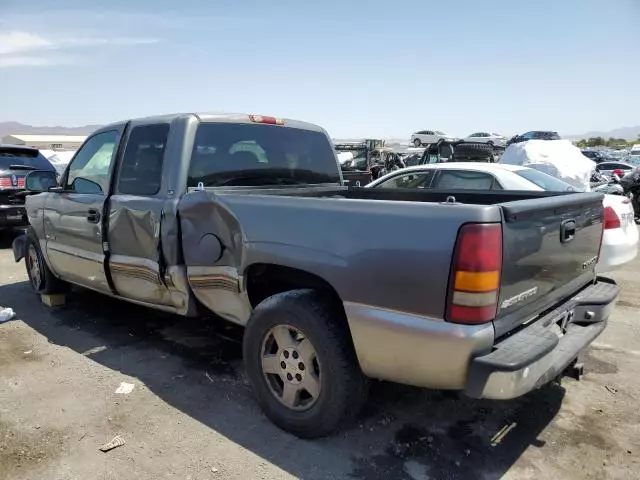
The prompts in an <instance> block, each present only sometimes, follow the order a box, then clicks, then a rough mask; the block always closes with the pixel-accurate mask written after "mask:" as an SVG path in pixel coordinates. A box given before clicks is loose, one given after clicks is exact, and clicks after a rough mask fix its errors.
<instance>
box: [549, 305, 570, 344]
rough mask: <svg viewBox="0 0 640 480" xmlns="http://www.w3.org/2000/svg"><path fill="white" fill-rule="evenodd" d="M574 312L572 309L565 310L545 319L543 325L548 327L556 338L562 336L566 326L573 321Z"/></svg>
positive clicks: (565, 331)
mask: <svg viewBox="0 0 640 480" xmlns="http://www.w3.org/2000/svg"><path fill="white" fill-rule="evenodd" d="M574 314H575V311H574V310H573V309H571V310H565V311H564V312H562V313H560V314H559V315H557V316H555V317H553V318H552V319H550V320H547V322H546V324H545V326H547V327H549V328H550V329H551V330H552V331H553V332H554V333H555V334H556V335H557V336H558V338H562V337H563V336H564V334H565V333H567V327H568V326H569V324H570V323H571V322H572V321H573V317H574Z"/></svg>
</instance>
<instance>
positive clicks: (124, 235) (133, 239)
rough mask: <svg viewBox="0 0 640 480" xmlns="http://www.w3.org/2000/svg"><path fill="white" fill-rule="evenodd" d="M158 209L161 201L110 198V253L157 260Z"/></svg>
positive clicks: (123, 197) (119, 197) (138, 198)
mask: <svg viewBox="0 0 640 480" xmlns="http://www.w3.org/2000/svg"><path fill="white" fill-rule="evenodd" d="M161 212H162V201H161V200H156V199H152V198H150V199H144V198H140V197H126V196H121V195H116V196H113V197H111V206H110V212H109V213H110V214H109V237H108V238H109V249H110V250H111V252H112V253H116V254H118V255H127V256H131V257H140V258H147V259H150V260H154V261H156V262H157V261H158V259H159V250H158V242H159V238H160V237H159V234H160V217H161Z"/></svg>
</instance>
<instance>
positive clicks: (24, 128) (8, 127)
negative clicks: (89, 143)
mask: <svg viewBox="0 0 640 480" xmlns="http://www.w3.org/2000/svg"><path fill="white" fill-rule="evenodd" d="M100 127H101V125H84V126H82V127H60V126H58V127H34V126H32V125H25V124H23V123H18V122H0V138H2V137H4V136H6V135H17V134H20V133H22V134H25V135H26V134H29V135H89V134H90V133H92V132H94V131H95V130H97V129H98V128H100Z"/></svg>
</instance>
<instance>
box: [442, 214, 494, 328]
mask: <svg viewBox="0 0 640 480" xmlns="http://www.w3.org/2000/svg"><path fill="white" fill-rule="evenodd" d="M501 274H502V225H501V224H499V223H469V224H466V225H463V226H462V228H461V229H460V231H459V232H458V239H457V241H456V246H455V250H454V255H453V264H452V267H451V279H450V281H449V294H448V296H447V307H446V314H445V319H446V320H447V321H449V322H453V323H462V324H468V325H476V324H482V323H488V322H490V321H492V320H494V319H495V317H496V313H497V310H498V295H499V291H500V280H501Z"/></svg>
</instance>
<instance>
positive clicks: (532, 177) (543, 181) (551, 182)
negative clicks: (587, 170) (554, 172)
mask: <svg viewBox="0 0 640 480" xmlns="http://www.w3.org/2000/svg"><path fill="white" fill-rule="evenodd" d="M514 173H516V174H517V175H519V176H520V177H522V178H524V179H525V180H529V181H530V182H531V183H535V184H536V185H537V186H539V187H540V188H542V189H543V190H546V191H548V192H570V191H574V190H576V191H577V189H576V188H575V187H574V186H572V185H569V184H568V183H566V182H563V181H562V180H560V179H558V178H556V177H552V176H551V175H547V174H546V173H543V172H540V171H539V170H535V169H533V168H531V169H527V170H515V171H514Z"/></svg>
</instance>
